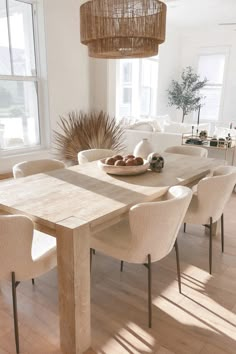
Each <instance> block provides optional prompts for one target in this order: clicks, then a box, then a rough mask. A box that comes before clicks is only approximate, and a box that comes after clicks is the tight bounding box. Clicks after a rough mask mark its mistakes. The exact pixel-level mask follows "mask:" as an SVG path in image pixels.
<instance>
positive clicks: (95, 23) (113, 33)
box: [80, 0, 166, 59]
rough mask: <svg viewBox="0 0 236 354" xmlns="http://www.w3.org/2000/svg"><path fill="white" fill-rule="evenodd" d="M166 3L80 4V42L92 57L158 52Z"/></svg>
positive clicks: (107, 0)
mask: <svg viewBox="0 0 236 354" xmlns="http://www.w3.org/2000/svg"><path fill="white" fill-rule="evenodd" d="M165 27H166V5H165V4H164V3H162V2H161V1H158V0H90V1H88V2H86V3H84V4H83V5H81V7H80V37H81V42H82V43H83V44H85V45H87V46H88V51H89V56H90V57H95V58H111V59H112V58H113V59H115V58H119V59H120V58H127V57H130V58H143V57H150V56H154V55H157V53H158V46H159V44H161V43H163V42H164V41H165Z"/></svg>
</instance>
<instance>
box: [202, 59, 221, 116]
mask: <svg viewBox="0 0 236 354" xmlns="http://www.w3.org/2000/svg"><path fill="white" fill-rule="evenodd" d="M225 61H226V55H225V54H206V55H201V56H200V58H199V63H198V73H199V75H200V77H201V79H203V78H204V77H206V78H207V80H208V82H207V84H206V86H205V87H204V88H203V89H202V90H201V94H202V96H203V97H205V99H203V100H202V102H203V104H204V105H203V106H202V108H201V120H202V119H204V120H208V121H217V120H218V119H219V115H220V108H221V100H222V90H223V82H224V71H225Z"/></svg>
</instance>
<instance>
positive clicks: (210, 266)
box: [209, 217, 212, 274]
mask: <svg viewBox="0 0 236 354" xmlns="http://www.w3.org/2000/svg"><path fill="white" fill-rule="evenodd" d="M211 272H212V217H210V236H209V273H210V274H211Z"/></svg>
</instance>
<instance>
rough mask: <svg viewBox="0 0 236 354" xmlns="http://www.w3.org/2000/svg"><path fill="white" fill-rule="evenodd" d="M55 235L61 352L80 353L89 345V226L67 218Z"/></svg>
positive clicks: (66, 353)
mask: <svg viewBox="0 0 236 354" xmlns="http://www.w3.org/2000/svg"><path fill="white" fill-rule="evenodd" d="M56 236H57V261H58V292H59V316H60V343H61V350H62V352H63V353H65V354H80V353H83V352H84V351H85V350H87V349H88V348H89V347H90V345H91V327H90V326H91V325H90V268H89V263H90V262H89V249H90V231H89V226H88V225H83V224H82V223H80V222H79V220H78V219H76V218H69V219H66V220H64V221H62V222H60V224H59V225H57V228H56Z"/></svg>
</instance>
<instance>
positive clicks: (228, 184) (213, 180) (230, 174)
mask: <svg viewBox="0 0 236 354" xmlns="http://www.w3.org/2000/svg"><path fill="white" fill-rule="evenodd" d="M235 184H236V167H234V166H220V167H218V168H217V169H215V170H214V172H213V176H211V177H206V178H204V179H202V180H201V181H200V182H199V183H198V185H197V202H196V213H198V215H199V219H202V220H204V219H206V218H207V219H208V221H209V218H210V217H212V218H213V222H215V221H217V220H219V218H220V217H221V215H222V213H223V211H224V208H225V205H226V203H227V202H228V200H229V198H230V196H231V194H232V191H233V189H234V186H235Z"/></svg>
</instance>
